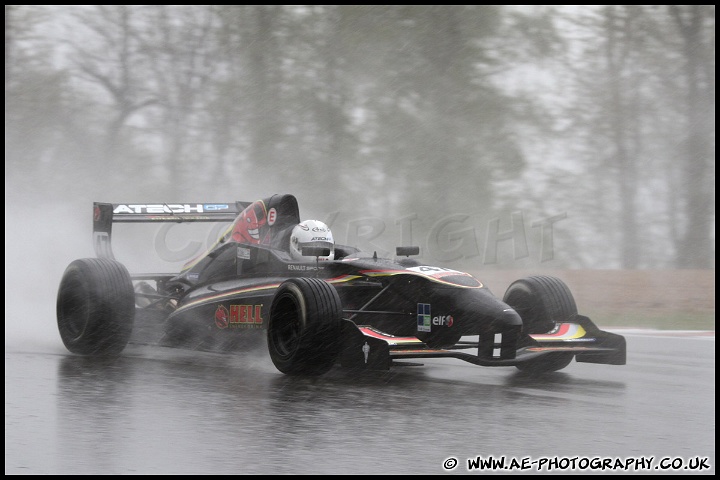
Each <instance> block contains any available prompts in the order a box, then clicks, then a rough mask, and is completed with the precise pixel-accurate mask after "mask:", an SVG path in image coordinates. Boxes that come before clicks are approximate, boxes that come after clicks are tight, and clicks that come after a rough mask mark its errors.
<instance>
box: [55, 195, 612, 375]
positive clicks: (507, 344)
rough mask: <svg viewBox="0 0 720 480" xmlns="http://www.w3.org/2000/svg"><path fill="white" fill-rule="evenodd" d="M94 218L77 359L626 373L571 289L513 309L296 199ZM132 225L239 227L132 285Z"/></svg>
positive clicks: (524, 291)
mask: <svg viewBox="0 0 720 480" xmlns="http://www.w3.org/2000/svg"><path fill="white" fill-rule="evenodd" d="M93 207H94V208H93V246H94V249H95V254H96V257H93V258H82V259H78V260H75V261H73V262H72V263H70V265H69V266H68V267H67V269H66V270H65V272H64V274H63V276H62V279H61V282H60V286H59V290H58V296H57V323H58V329H59V333H60V337H61V339H62V341H63V343H64V344H65V346H66V348H67V349H68V350H69V351H70V352H72V353H75V354H79V355H118V354H120V353H121V352H122V351H123V350H124V349H125V347H126V346H127V344H128V343H147V344H157V345H162V346H170V347H177V348H189V349H200V350H209V351H222V352H232V351H238V350H241V349H243V348H245V347H246V345H248V339H249V338H253V337H254V338H257V337H261V338H262V339H263V340H264V341H266V345H267V349H268V351H269V355H270V358H271V360H272V362H273V364H274V365H275V367H276V368H277V369H278V370H279V371H280V372H282V373H284V374H288V375H322V374H324V373H326V372H328V371H329V370H330V369H331V368H333V367H335V366H339V367H347V368H350V369H361V370H387V369H390V368H391V367H393V366H399V365H421V364H422V363H421V362H422V360H423V359H428V358H454V359H458V360H462V361H465V362H469V363H471V364H475V365H480V366H488V367H500V366H514V367H516V368H518V369H520V370H522V371H526V372H531V373H543V372H551V371H556V370H560V369H562V368H564V367H566V366H567V365H568V364H569V363H570V362H571V361H572V360H573V359H575V360H576V361H577V362H587V363H601V364H609V365H624V364H625V358H626V348H625V339H624V337H622V336H620V335H617V334H613V333H610V332H606V331H602V330H600V329H599V328H598V327H597V326H596V325H595V324H594V323H593V322H592V321H591V320H590V319H589V318H588V317H586V316H583V315H580V314H578V310H577V306H576V304H575V300H574V298H573V296H572V294H571V292H570V290H569V289H568V287H567V286H566V284H565V283H564V282H563V281H562V280H560V279H559V278H556V277H552V276H543V275H541V276H530V277H526V278H521V279H518V280H516V281H515V282H513V283H512V284H511V285H510V286H509V287H508V288H507V290H506V292H505V294H504V296H503V298H502V299H500V298H498V297H496V296H495V295H494V294H493V293H491V292H490V290H489V289H488V288H487V286H485V285H484V284H483V283H482V282H481V281H480V280H478V279H477V278H475V277H474V276H473V275H470V274H468V273H465V272H462V271H457V270H453V269H448V268H443V267H437V266H432V265H426V264H424V263H421V262H419V261H417V260H415V259H414V258H413V257H415V256H417V255H419V247H414V246H403V247H397V249H396V252H395V253H396V257H395V258H383V256H378V254H377V253H376V252H365V251H361V250H359V249H358V248H355V247H352V246H346V245H338V244H335V243H334V239H333V237H332V232H331V231H330V229H329V228H328V227H327V225H325V224H324V223H322V222H319V221H312V220H311V221H304V222H301V220H300V214H299V208H298V203H297V200H296V198H295V197H294V196H293V195H290V194H282V195H273V196H270V197H268V198H264V199H261V200H257V201H251V202H240V201H238V202H230V203H188V204H166V203H158V204H117V203H102V202H95V203H94V204H93ZM131 222H136V223H157V224H164V223H165V222H216V223H219V224H221V228H222V227H225V226H227V228H225V230H219V231H222V233H221V234H220V235H219V236H218V238H217V241H215V243H214V244H211V246H210V247H209V248H208V249H207V250H206V251H204V252H203V253H202V254H200V255H199V256H198V257H196V258H194V259H192V260H191V261H189V262H187V263H186V264H184V266H183V267H182V269H181V270H180V271H179V272H173V273H152V272H142V273H130V272H129V270H128V268H126V266H125V264H123V263H121V262H120V261H118V260H116V258H115V255H114V253H113V249H112V235H113V225H114V224H116V223H131ZM222 224H224V225H222ZM386 256H387V255H386ZM263 348H264V347H263ZM418 362H420V363H418Z"/></svg>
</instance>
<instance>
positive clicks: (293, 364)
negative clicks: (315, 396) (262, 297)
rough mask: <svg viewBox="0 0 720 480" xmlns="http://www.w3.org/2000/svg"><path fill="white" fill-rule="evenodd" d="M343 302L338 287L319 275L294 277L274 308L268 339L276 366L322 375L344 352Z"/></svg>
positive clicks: (277, 295) (280, 291)
mask: <svg viewBox="0 0 720 480" xmlns="http://www.w3.org/2000/svg"><path fill="white" fill-rule="evenodd" d="M341 319H342V304H341V302H340V297H339V296H338V293H337V291H336V290H335V287H333V286H332V285H330V284H328V283H327V282H325V281H324V280H322V279H319V278H305V277H298V278H291V279H288V280H286V281H285V282H283V283H282V284H281V285H280V287H278V290H277V292H276V293H275V296H274V297H273V301H272V304H271V307H270V320H269V322H268V327H267V340H268V350H269V352H270V358H271V359H272V362H273V364H274V365H275V367H276V368H277V369H278V370H280V371H281V372H283V373H285V374H288V375H322V374H324V373H326V372H327V371H328V370H330V369H331V368H332V366H333V365H334V364H335V362H336V360H337V357H338V355H339V353H340V346H341V343H340V328H341V321H342V320H341Z"/></svg>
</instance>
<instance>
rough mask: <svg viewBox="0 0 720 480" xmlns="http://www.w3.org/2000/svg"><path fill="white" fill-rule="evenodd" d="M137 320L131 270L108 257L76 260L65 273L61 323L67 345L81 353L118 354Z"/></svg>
mask: <svg viewBox="0 0 720 480" xmlns="http://www.w3.org/2000/svg"><path fill="white" fill-rule="evenodd" d="M134 320H135V293H134V290H133V285H132V280H131V278H130V274H129V273H128V270H127V269H126V268H125V266H124V265H123V264H121V263H120V262H117V261H115V260H111V259H108V258H83V259H79V260H75V261H74V262H72V263H71V264H70V265H68V267H67V269H65V272H64V273H63V276H62V280H61V281H60V288H59V289H58V296H57V323H58V330H59V332H60V338H61V339H62V341H63V343H64V344H65V347H66V348H67V349H68V350H69V351H70V352H72V353H75V354H78V355H117V354H119V353H120V352H122V351H123V350H124V349H125V346H126V345H127V343H128V341H129V340H130V335H131V334H132V329H133V323H134Z"/></svg>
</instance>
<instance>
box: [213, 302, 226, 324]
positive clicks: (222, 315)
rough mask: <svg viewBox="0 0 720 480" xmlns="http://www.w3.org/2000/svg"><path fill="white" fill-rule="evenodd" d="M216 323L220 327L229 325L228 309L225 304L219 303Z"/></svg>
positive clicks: (216, 311)
mask: <svg viewBox="0 0 720 480" xmlns="http://www.w3.org/2000/svg"><path fill="white" fill-rule="evenodd" d="M215 325H217V327H218V328H227V327H228V311H227V308H225V306H223V305H219V306H218V308H217V310H215Z"/></svg>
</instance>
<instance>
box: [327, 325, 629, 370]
mask: <svg viewBox="0 0 720 480" xmlns="http://www.w3.org/2000/svg"><path fill="white" fill-rule="evenodd" d="M505 335H506V336H507V334H505ZM510 335H512V333H511V334H510ZM343 337H344V340H343V341H344V346H343V350H342V353H341V355H340V363H341V364H342V365H343V366H346V367H352V368H363V369H369V370H378V369H379V370H387V369H389V368H390V367H391V366H397V365H407V364H408V363H404V362H403V360H413V359H424V358H455V359H459V360H463V361H465V362H468V363H472V364H474V365H480V366H484V367H506V366H515V365H519V364H522V363H525V362H529V361H532V360H534V359H537V358H538V357H541V356H544V355H547V354H549V353H553V352H569V353H572V354H574V355H575V360H576V361H578V362H585V363H602V364H608V365H625V363H626V345H625V338H624V337H623V336H621V335H617V334H614V333H610V332H605V331H602V330H600V329H599V328H598V327H597V326H595V324H594V323H593V322H592V321H591V320H590V319H589V318H588V317H585V316H582V315H576V316H575V317H573V318H572V319H571V321H566V322H563V323H558V324H557V325H556V327H555V328H554V329H553V330H552V331H550V332H548V333H545V334H532V335H523V334H520V335H518V336H516V337H515V338H503V334H500V333H498V334H490V335H484V336H478V337H476V338H477V340H474V339H473V340H467V341H461V342H458V343H457V344H456V345H453V346H452V347H446V348H431V347H429V346H428V345H426V344H425V343H424V342H422V341H421V340H419V339H418V338H416V337H397V336H394V335H390V334H387V333H384V332H382V331H380V330H377V329H376V328H373V327H371V326H364V325H355V324H354V323H353V322H350V321H347V320H346V321H344V322H343ZM463 338H469V339H472V338H473V337H463ZM509 350H511V351H509Z"/></svg>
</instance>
